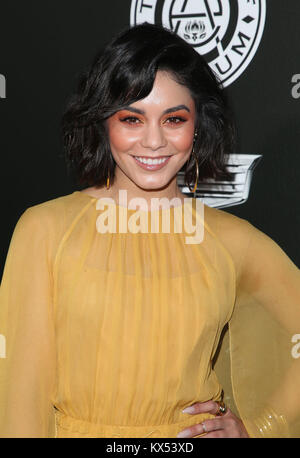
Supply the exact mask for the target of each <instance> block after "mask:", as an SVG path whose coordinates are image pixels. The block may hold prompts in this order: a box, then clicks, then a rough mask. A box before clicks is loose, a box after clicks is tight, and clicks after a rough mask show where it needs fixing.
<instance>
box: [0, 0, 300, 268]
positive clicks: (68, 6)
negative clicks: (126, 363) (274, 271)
mask: <svg viewBox="0 0 300 458" xmlns="http://www.w3.org/2000/svg"><path fill="white" fill-rule="evenodd" d="M5 3H6V4H2V5H1V7H0V10H1V11H0V16H1V27H0V73H1V74H2V75H4V76H5V79H6V98H1V99H0V116H1V118H0V123H1V124H0V132H1V135H0V151H1V205H2V212H1V215H2V218H1V219H2V221H1V223H2V224H1V248H2V250H1V266H0V267H1V269H3V266H4V261H5V258H6V254H7V249H8V246H9V242H10V238H11V235H12V231H13V228H14V226H15V224H16V222H17V220H18V218H19V217H20V215H21V213H23V211H24V210H25V209H26V208H27V207H29V206H32V205H35V204H38V203H41V202H44V201H46V200H50V199H53V198H56V197H59V196H62V195H65V194H69V193H71V192H73V191H74V190H75V189H76V184H75V183H74V182H73V180H72V179H71V178H70V177H69V176H68V175H67V172H66V166H65V162H64V159H63V157H62V145H61V139H60V119H61V114H62V111H63V109H64V106H65V103H66V101H67V99H68V97H69V95H70V93H71V91H72V90H73V89H74V87H75V86H76V82H77V77H78V75H79V74H80V73H81V71H82V70H83V69H84V67H85V66H86V65H88V64H89V63H90V61H91V59H92V58H93V56H94V54H95V53H96V51H97V50H98V49H99V48H100V47H102V46H103V45H104V44H105V43H106V42H107V41H108V40H109V39H110V38H111V37H112V36H113V35H114V34H115V33H116V32H118V31H119V30H120V28H124V27H126V26H129V23H130V14H129V13H130V3H131V2H130V0H118V1H117V0H109V1H100V0H86V1H85V2H74V1H70V0H67V1H66V0H64V1H57V0H56V1H55V0H53V1H52V2H41V1H37V0H27V1H24V2H21V1H19V2H12V3H10V4H9V3H8V2H5ZM299 20H300V2H299V0H288V1H286V2H282V1H281V0H267V15H266V24H265V29H264V33H263V37H262V40H261V43H260V45H259V48H258V51H257V52H256V54H255V56H254V58H253V59H252V61H251V63H250V64H249V66H248V67H247V69H246V70H245V71H244V73H243V74H242V75H241V76H240V77H239V78H238V79H237V80H236V81H234V82H233V83H232V84H231V85H230V86H229V87H228V88H227V89H226V91H227V92H228V94H229V97H230V99H231V103H232V106H233V109H234V112H235V116H236V121H237V127H238V145H237V151H236V152H237V153H244V154H262V155H263V159H262V160H261V161H260V163H259V164H258V166H257V168H256V169H255V171H254V177H253V182H252V185H251V190H250V196H249V199H248V200H247V202H245V203H244V204H242V205H238V206H234V207H230V208H228V209H226V211H228V212H230V213H233V214H235V215H237V216H240V217H242V218H245V219H247V220H249V221H250V222H251V223H252V224H254V225H255V226H256V227H258V228H259V229H261V230H262V231H264V232H265V233H267V234H268V235H269V236H271V237H272V238H273V239H274V240H275V241H276V242H277V243H278V244H279V245H280V246H281V247H282V248H283V249H284V250H285V252H286V253H287V254H288V255H289V256H290V258H291V259H292V260H293V261H294V262H295V263H296V264H297V265H298V266H300V252H299V245H300V235H299V234H300V216H299V211H298V199H299V191H300V184H299V181H300V180H299V177H300V171H299V170H300V151H299V145H300V120H299V107H300V87H299V88H298V86H297V85H296V82H297V81H298V80H299V81H300V40H299ZM297 75H298V76H297ZM292 81H294V82H292ZM299 86H300V85H299ZM0 274H1V275H2V270H1V272H0Z"/></svg>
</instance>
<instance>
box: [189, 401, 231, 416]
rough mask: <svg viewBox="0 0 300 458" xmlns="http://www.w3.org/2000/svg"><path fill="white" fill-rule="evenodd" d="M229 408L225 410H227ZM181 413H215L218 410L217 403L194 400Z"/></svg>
mask: <svg viewBox="0 0 300 458" xmlns="http://www.w3.org/2000/svg"><path fill="white" fill-rule="evenodd" d="M228 411H229V409H228V410H227V412H228ZM182 412H183V413H188V414H192V415H195V414H198V413H211V414H213V415H216V413H218V412H219V404H218V403H217V402H215V401H205V402H195V403H194V404H193V405H191V406H188V407H186V408H185V409H184V410H183V411H182Z"/></svg>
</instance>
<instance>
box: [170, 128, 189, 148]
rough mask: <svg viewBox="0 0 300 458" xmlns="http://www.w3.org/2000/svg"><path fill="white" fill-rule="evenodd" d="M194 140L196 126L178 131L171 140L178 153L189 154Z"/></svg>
mask: <svg viewBox="0 0 300 458" xmlns="http://www.w3.org/2000/svg"><path fill="white" fill-rule="evenodd" d="M193 139H194V126H193V125H191V124H190V125H188V126H186V127H185V128H184V129H180V130H178V132H176V133H174V134H173V135H172V137H171V138H170V141H171V142H172V143H173V145H174V146H175V147H176V149H177V150H178V151H182V152H187V151H189V150H190V149H191V147H192V145H193Z"/></svg>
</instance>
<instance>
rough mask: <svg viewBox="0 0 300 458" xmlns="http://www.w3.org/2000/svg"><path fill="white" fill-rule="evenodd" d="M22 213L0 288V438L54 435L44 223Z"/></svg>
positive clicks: (51, 327)
mask: <svg viewBox="0 0 300 458" xmlns="http://www.w3.org/2000/svg"><path fill="white" fill-rule="evenodd" d="M44 226H45V224H44V223H42V222H41V221H40V218H39V217H38V214H37V213H36V212H35V211H34V208H33V209H32V208H28V209H27V210H25V212H24V213H23V214H22V215H21V217H20V219H19V220H18V222H17V224H16V227H15V229H14V232H13V235H12V239H11V242H10V246H9V250H8V254H7V258H6V262H5V266H4V271H3V276H2V282H1V289H0V334H1V358H0V437H52V436H53V435H54V430H55V423H54V418H55V417H54V408H53V404H52V400H53V394H54V388H55V338H54V321H53V315H52V285H53V281H52V273H51V267H50V259H49V244H48V237H47V235H46V234H47V227H44Z"/></svg>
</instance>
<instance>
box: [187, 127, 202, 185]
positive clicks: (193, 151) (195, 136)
mask: <svg viewBox="0 0 300 458" xmlns="http://www.w3.org/2000/svg"><path fill="white" fill-rule="evenodd" d="M197 135H198V134H197V131H195V135H194V143H193V149H192V153H191V154H193V156H194V158H195V163H196V181H195V184H194V187H193V189H191V188H190V185H188V187H189V190H190V191H191V192H192V193H193V194H195V191H196V189H197V185H198V178H199V166H198V161H197V157H196V154H195V150H194V147H195V141H196V138H197Z"/></svg>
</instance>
